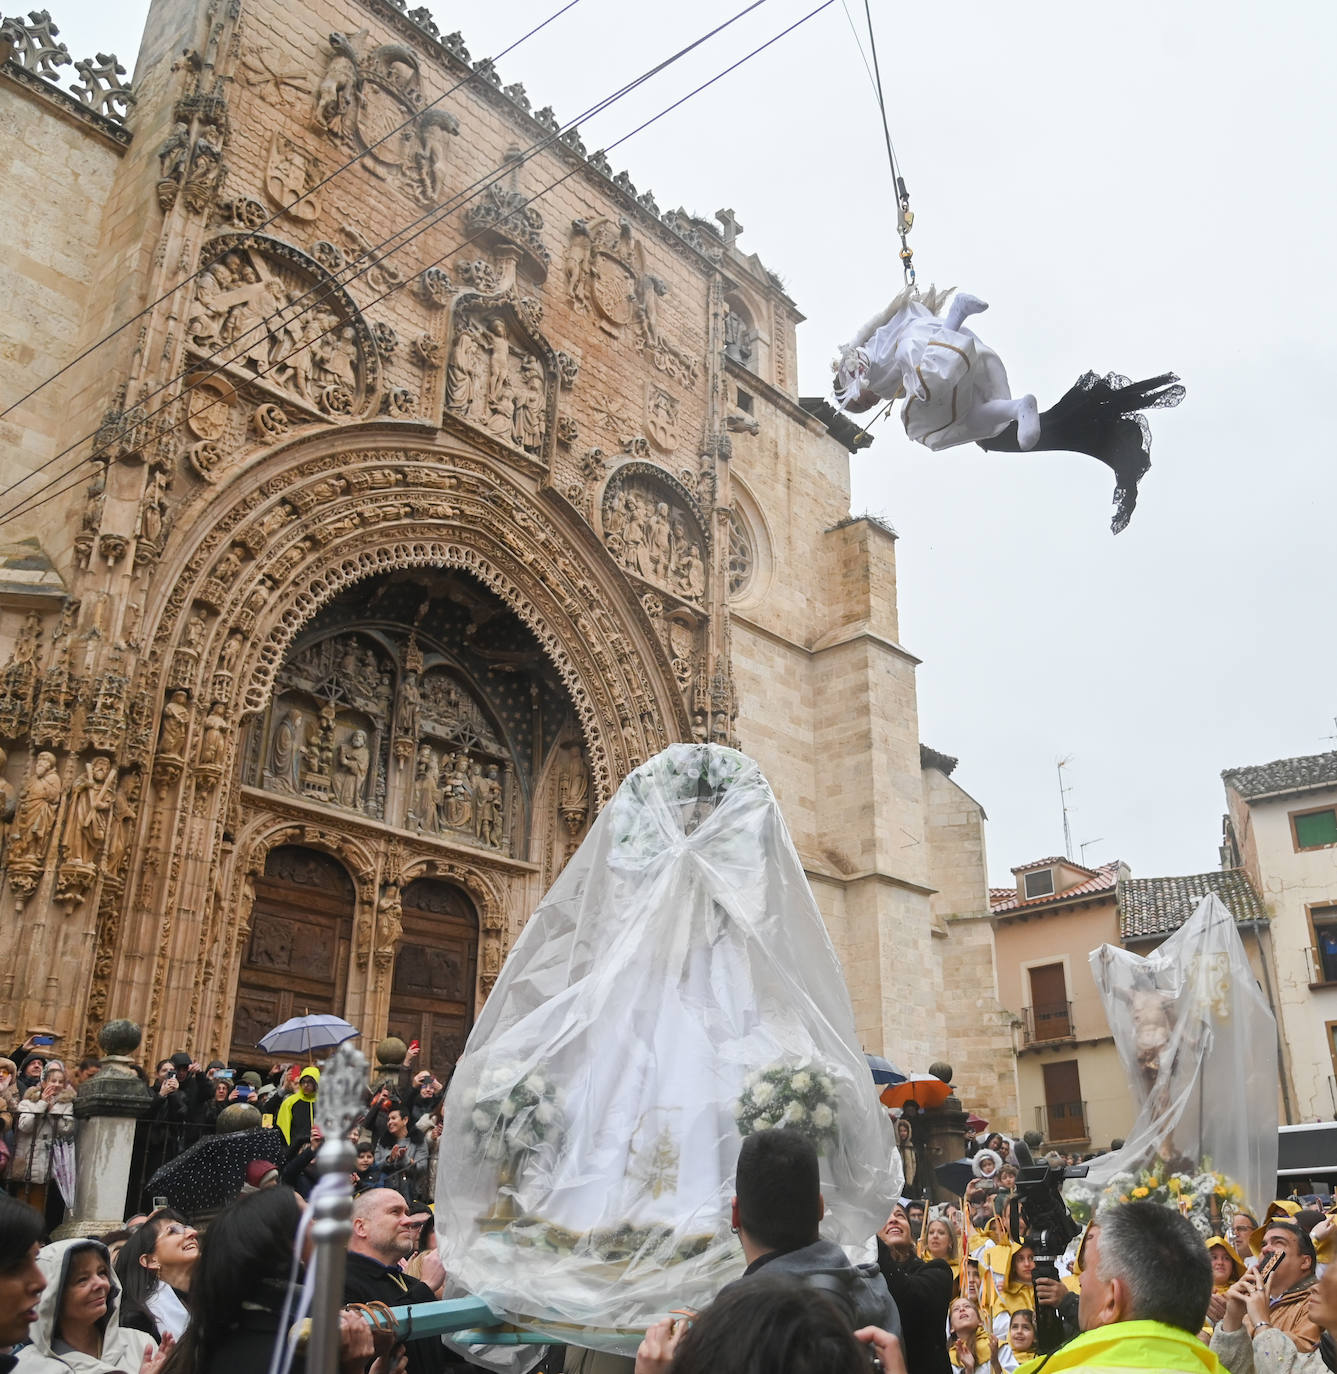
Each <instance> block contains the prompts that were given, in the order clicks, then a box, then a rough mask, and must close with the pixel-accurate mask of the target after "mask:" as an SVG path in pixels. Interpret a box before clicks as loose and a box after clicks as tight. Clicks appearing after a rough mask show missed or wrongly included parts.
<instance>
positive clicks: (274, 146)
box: [201, 129, 321, 438]
mask: <svg viewBox="0 0 1337 1374" xmlns="http://www.w3.org/2000/svg"><path fill="white" fill-rule="evenodd" d="M320 180H321V167H320V163H319V162H318V161H317V160H316V159H315V158H314V157H311V156H310V155H309V154H308V153H306V152H305V151H303V149H301V148H300V147H298V145H297V144H296V143H294V142H293V141H292V139H290V138H285V137H284V135H283V134H281V133H279V132H278V130H277V129H276V130H275V131H274V134H273V136H272V137H271V139H270V142H269V161H268V163H267V165H266V167H265V194H266V195H267V196H268V197H269V198H270V200H271V201H273V202H274V204H275V205H277V206H278V207H279V209H281V210H283V211H284V212H285V213H287V214H288V215H289V216H290V217H291V218H292V219H295V220H298V221H300V222H301V223H303V224H309V223H311V221H312V220H317V219H319V218H320V199H319V197H318V196H313V195H308V194H307V193H308V192H309V191H311V190H312V188H313V187H315V186H317V185H319V184H320ZM201 437H202V438H204V437H208V436H203V435H202V436H201Z"/></svg>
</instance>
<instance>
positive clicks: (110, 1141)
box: [54, 1021, 153, 1240]
mask: <svg viewBox="0 0 1337 1374" xmlns="http://www.w3.org/2000/svg"><path fill="white" fill-rule="evenodd" d="M140 1039H141V1036H140V1030H139V1027H138V1026H137V1025H135V1023H134V1022H133V1021H109V1022H108V1023H107V1024H106V1025H105V1026H103V1027H102V1029H101V1030H100V1031H99V1032H98V1043H99V1044H100V1045H101V1046H102V1051H103V1055H104V1058H103V1060H102V1067H101V1068H100V1069H99V1070H98V1072H97V1073H96V1074H95V1075H94V1077H92V1078H90V1079H89V1080H88V1082H87V1083H85V1084H83V1086H82V1087H80V1089H79V1093H78V1096H77V1097H76V1098H75V1099H74V1116H75V1119H76V1120H77V1121H78V1123H79V1126H78V1134H77V1135H76V1137H75V1146H74V1164H75V1181H74V1206H73V1207H72V1208H70V1210H69V1212H68V1214H67V1215H66V1218H65V1221H64V1223H63V1224H62V1225H60V1226H59V1227H57V1228H56V1231H55V1233H54V1236H55V1239H57V1240H63V1239H65V1238H66V1237H68V1236H98V1235H102V1234H103V1233H105V1232H107V1231H114V1230H116V1229H117V1228H118V1227H119V1226H120V1225H121V1224H122V1222H123V1221H124V1220H125V1201H126V1197H125V1195H126V1191H127V1189H128V1187H129V1184H130V1161H131V1157H132V1156H133V1154H134V1148H135V1123H136V1122H137V1121H138V1120H139V1119H140V1118H141V1117H144V1116H147V1115H148V1113H149V1108H150V1107H151V1106H152V1105H153V1097H152V1094H151V1093H150V1092H149V1090H148V1087H147V1086H146V1085H145V1083H144V1081H143V1080H142V1079H141V1078H140V1077H139V1075H138V1074H137V1073H136V1072H135V1067H134V1061H133V1060H132V1059H131V1058H130V1057H129V1056H130V1055H131V1054H133V1053H134V1051H135V1050H137V1049H138V1048H139V1042H140Z"/></svg>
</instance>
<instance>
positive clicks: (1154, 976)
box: [1064, 896, 1277, 1236]
mask: <svg viewBox="0 0 1337 1374" xmlns="http://www.w3.org/2000/svg"><path fill="white" fill-rule="evenodd" d="M1091 971H1092V974H1093V976H1094V978H1095V981H1096V986H1097V987H1098V988H1099V989H1100V996H1101V1000H1102V1001H1103V1002H1104V1005H1105V1015H1106V1017H1107V1018H1108V1020H1109V1024H1110V1030H1111V1031H1112V1032H1113V1033H1114V1043H1115V1045H1116V1047H1117V1049H1118V1051H1119V1057H1120V1059H1121V1060H1122V1061H1123V1066H1124V1070H1125V1072H1126V1073H1127V1075H1128V1083H1129V1088H1130V1090H1131V1092H1132V1096H1133V1100H1134V1102H1136V1103H1137V1106H1138V1115H1137V1121H1136V1122H1135V1124H1134V1126H1133V1129H1132V1132H1131V1133H1130V1134H1129V1136H1128V1140H1127V1143H1126V1144H1125V1145H1124V1146H1123V1148H1122V1149H1120V1150H1118V1151H1116V1152H1114V1153H1112V1154H1107V1155H1102V1156H1100V1157H1099V1158H1098V1159H1096V1160H1093V1161H1092V1163H1091V1166H1090V1172H1089V1173H1088V1175H1087V1177H1086V1178H1085V1179H1081V1180H1073V1181H1070V1182H1069V1183H1068V1184H1067V1185H1066V1186H1065V1189H1064V1193H1065V1195H1066V1196H1067V1198H1068V1200H1069V1202H1070V1204H1072V1205H1073V1209H1074V1211H1077V1212H1080V1211H1082V1210H1084V1209H1088V1208H1095V1207H1098V1206H1099V1205H1100V1204H1101V1203H1102V1202H1120V1201H1128V1200H1130V1199H1142V1198H1148V1199H1150V1200H1151V1201H1153V1202H1162V1203H1165V1204H1166V1205H1168V1206H1172V1207H1176V1208H1178V1209H1179V1210H1180V1211H1181V1212H1183V1213H1184V1215H1186V1216H1187V1217H1188V1218H1189V1220H1190V1221H1192V1222H1193V1224H1194V1225H1195V1226H1197V1227H1198V1229H1199V1230H1200V1231H1202V1233H1203V1234H1204V1236H1206V1235H1221V1234H1222V1232H1221V1231H1220V1229H1219V1227H1220V1225H1221V1220H1222V1213H1223V1212H1224V1211H1226V1210H1227V1209H1228V1208H1229V1207H1231V1206H1240V1205H1243V1206H1246V1207H1253V1208H1258V1207H1261V1206H1262V1205H1263V1204H1264V1203H1265V1202H1266V1200H1267V1199H1268V1198H1269V1197H1271V1196H1272V1189H1273V1184H1274V1182H1275V1178H1276V1167H1277V1027H1276V1022H1275V1020H1274V1019H1273V1016H1272V1013H1271V1011H1270V1010H1269V1009H1268V1006H1267V1003H1266V1001H1265V1000H1264V998H1263V994H1262V993H1261V992H1260V991H1259V988H1258V982H1257V979H1256V978H1255V977H1254V973H1253V970H1252V968H1251V967H1250V965H1249V960H1248V957H1247V956H1246V954H1245V952H1244V945H1243V942H1242V941H1241V940H1240V937H1239V932H1238V931H1237V930H1236V928H1235V918H1234V917H1233V916H1232V915H1231V914H1230V912H1229V910H1227V908H1226V907H1225V905H1224V904H1223V903H1222V902H1221V901H1220V899H1219V898H1217V897H1215V896H1208V897H1204V898H1203V899H1202V901H1201V902H1199V903H1198V906H1197V908H1196V910H1195V911H1194V912H1193V914H1192V915H1191V916H1190V917H1189V918H1188V920H1186V921H1185V922H1184V924H1183V925H1182V926H1180V928H1179V929H1178V930H1177V931H1175V933H1174V934H1173V935H1171V936H1170V938H1169V939H1168V940H1166V941H1165V943H1164V944H1162V945H1161V946H1159V947H1158V948H1157V949H1155V950H1153V951H1152V952H1151V953H1150V954H1148V955H1146V956H1145V957H1144V956H1142V955H1138V954H1134V953H1132V952H1131V951H1129V950H1126V949H1121V948H1119V947H1118V946H1116V945H1102V946H1101V947H1100V948H1099V949H1098V950H1095V951H1094V952H1093V953H1092V955H1091Z"/></svg>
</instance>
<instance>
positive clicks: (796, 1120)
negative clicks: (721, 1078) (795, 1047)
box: [733, 1060, 840, 1155]
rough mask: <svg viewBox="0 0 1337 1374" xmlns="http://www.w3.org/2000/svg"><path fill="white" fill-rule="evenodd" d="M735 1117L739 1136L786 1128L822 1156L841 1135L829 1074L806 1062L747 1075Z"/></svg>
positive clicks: (785, 1064) (784, 1065)
mask: <svg viewBox="0 0 1337 1374" xmlns="http://www.w3.org/2000/svg"><path fill="white" fill-rule="evenodd" d="M733 1115H734V1120H735V1121H736V1122H737V1123H738V1134H739V1135H743V1136H748V1135H751V1134H752V1133H753V1132H754V1131H769V1130H771V1129H773V1128H775V1127H781V1126H783V1127H786V1128H788V1129H791V1130H795V1131H798V1132H799V1133H800V1134H802V1135H805V1136H807V1138H808V1139H809V1140H811V1141H812V1143H813V1145H814V1146H815V1147H816V1150H817V1153H818V1154H819V1155H820V1154H825V1153H826V1152H827V1150H828V1149H829V1148H830V1147H832V1146H834V1145H835V1143H836V1139H837V1137H838V1136H839V1134H840V1129H839V1126H838V1124H837V1121H836V1085H835V1083H834V1082H833V1080H832V1078H831V1076H830V1074H827V1073H823V1072H821V1071H820V1070H819V1069H817V1068H815V1067H813V1065H812V1064H811V1063H809V1062H806V1061H805V1062H804V1063H800V1064H790V1063H786V1062H785V1061H784V1060H780V1061H778V1062H777V1063H774V1064H770V1065H768V1066H767V1067H766V1068H764V1069H758V1070H756V1071H755V1072H753V1073H750V1074H748V1076H747V1077H746V1078H745V1079H744V1080H743V1091H742V1093H741V1094H740V1095H739V1097H738V1100H737V1101H736V1102H735V1103H734V1104H733Z"/></svg>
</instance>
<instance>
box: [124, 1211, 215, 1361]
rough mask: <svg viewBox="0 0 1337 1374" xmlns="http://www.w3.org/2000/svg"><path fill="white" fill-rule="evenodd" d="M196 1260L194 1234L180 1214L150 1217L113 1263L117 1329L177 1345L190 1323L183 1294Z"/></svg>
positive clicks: (196, 1235)
mask: <svg viewBox="0 0 1337 1374" xmlns="http://www.w3.org/2000/svg"><path fill="white" fill-rule="evenodd" d="M199 1258H200V1237H199V1232H198V1231H196V1229H195V1228H194V1227H193V1226H192V1225H191V1224H190V1223H189V1222H188V1221H187V1220H186V1219H185V1217H183V1216H182V1215H181V1213H180V1212H173V1211H172V1210H171V1209H170V1208H167V1207H164V1208H162V1209H161V1210H160V1211H157V1212H154V1213H152V1214H151V1215H150V1216H149V1219H148V1220H147V1221H146V1222H145V1223H144V1224H143V1225H142V1226H141V1227H140V1228H139V1229H138V1230H137V1231H135V1232H134V1234H133V1235H131V1236H129V1237H128V1238H127V1240H126V1242H125V1244H124V1245H123V1246H122V1247H121V1250H120V1253H119V1254H118V1255H117V1256H116V1259H115V1266H116V1277H117V1278H118V1279H120V1281H121V1325H122V1326H128V1327H129V1328H130V1329H131V1330H134V1331H143V1332H144V1333H145V1335H148V1336H151V1337H152V1338H153V1339H154V1340H155V1341H161V1340H162V1338H163V1336H164V1335H166V1334H168V1333H169V1332H170V1333H171V1335H172V1336H173V1337H175V1338H176V1339H177V1340H180V1339H181V1337H182V1335H183V1334H184V1333H185V1330H186V1325H187V1323H188V1322H189V1321H190V1313H189V1312H188V1311H187V1309H186V1302H187V1296H186V1295H187V1294H188V1293H189V1292H190V1284H191V1279H192V1277H193V1275H194V1272H195V1267H196V1265H197V1264H198V1263H199Z"/></svg>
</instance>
